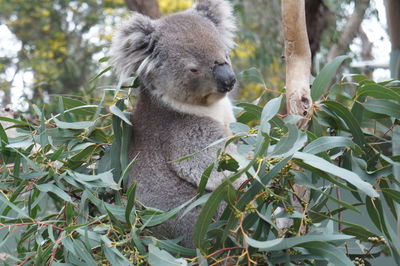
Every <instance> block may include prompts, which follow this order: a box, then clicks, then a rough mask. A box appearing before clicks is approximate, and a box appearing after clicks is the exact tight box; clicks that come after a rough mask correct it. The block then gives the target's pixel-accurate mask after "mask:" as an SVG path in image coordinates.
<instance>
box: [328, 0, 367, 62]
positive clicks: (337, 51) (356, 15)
mask: <svg viewBox="0 0 400 266" xmlns="http://www.w3.org/2000/svg"><path fill="white" fill-rule="evenodd" d="M369 4H370V0H359V1H355V7H354V12H353V14H352V15H351V16H350V18H349V20H348V21H347V24H346V27H345V28H344V30H343V32H342V34H341V36H340V38H339V43H338V44H334V45H333V46H332V47H331V49H330V51H329V54H328V62H329V61H332V60H333V59H335V58H336V57H337V56H339V55H341V54H344V53H346V51H347V50H348V49H349V46H350V44H351V43H352V41H353V40H354V37H356V35H357V33H358V31H359V29H360V26H361V23H362V21H363V20H364V16H365V12H366V11H367V8H368V7H369Z"/></svg>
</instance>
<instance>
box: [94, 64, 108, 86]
mask: <svg viewBox="0 0 400 266" xmlns="http://www.w3.org/2000/svg"><path fill="white" fill-rule="evenodd" d="M111 69H112V66H108V67H106V68H105V69H103V70H102V71H100V73H98V74H97V75H96V76H94V77H93V78H91V79H90V80H89V83H92V82H93V81H95V80H96V79H98V78H99V77H101V76H102V75H103V74H105V73H107V72H108V71H110V70H111Z"/></svg>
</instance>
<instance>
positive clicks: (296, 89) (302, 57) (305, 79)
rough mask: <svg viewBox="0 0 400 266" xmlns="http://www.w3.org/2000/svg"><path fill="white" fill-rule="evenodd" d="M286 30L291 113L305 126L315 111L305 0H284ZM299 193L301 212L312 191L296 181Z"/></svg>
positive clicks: (296, 200)
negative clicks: (312, 96) (311, 90)
mask: <svg viewBox="0 0 400 266" xmlns="http://www.w3.org/2000/svg"><path fill="white" fill-rule="evenodd" d="M282 19H283V34H284V39H285V60H286V99H287V111H288V114H289V115H299V116H302V117H303V119H302V120H301V122H300V123H299V126H300V127H301V128H306V127H307V124H308V121H309V118H310V117H311V115H312V99H311V92H310V76H311V51H310V45H309V41H308V34H307V25H306V16H305V2H304V0H282ZM293 190H294V193H295V195H296V196H293V197H292V198H291V200H292V203H293V206H294V207H295V209H296V210H297V211H299V212H305V211H306V209H305V206H303V202H308V201H309V191H308V189H307V187H305V186H302V185H294V187H293Z"/></svg>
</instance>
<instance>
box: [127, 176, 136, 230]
mask: <svg viewBox="0 0 400 266" xmlns="http://www.w3.org/2000/svg"><path fill="white" fill-rule="evenodd" d="M135 194H136V184H135V183H134V184H132V185H131V186H130V187H129V188H128V191H127V192H126V195H127V201H126V209H125V220H126V222H127V223H129V224H131V221H130V217H131V213H132V209H133V208H134V207H135Z"/></svg>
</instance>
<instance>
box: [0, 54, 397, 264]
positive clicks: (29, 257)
mask: <svg viewBox="0 0 400 266" xmlns="http://www.w3.org/2000/svg"><path fill="white" fill-rule="evenodd" d="M339 60H343V59H339ZM333 64H336V63H335V62H334V63H333ZM336 68H337V66H332V65H328V66H327V67H326V68H325V69H326V70H325V71H323V73H321V76H320V77H321V78H317V79H316V82H317V83H318V84H319V85H318V84H316V83H314V86H313V87H314V88H319V87H321V86H322V90H321V89H318V92H317V93H316V94H314V95H324V97H323V99H322V100H321V101H317V102H316V103H315V107H314V110H315V113H314V116H313V118H312V121H311V127H310V130H309V131H302V130H299V129H298V128H297V127H296V122H297V121H298V118H297V117H291V116H289V117H284V116H282V115H280V114H279V111H280V110H281V109H282V102H283V97H282V96H279V97H277V98H274V99H272V100H270V101H267V100H266V97H265V95H267V94H265V95H263V96H261V97H260V98H259V99H258V101H256V102H254V103H246V102H241V103H238V104H237V106H236V111H237V117H238V122H237V123H234V124H232V125H231V129H232V131H233V133H234V136H233V137H232V138H231V139H229V140H228V141H227V145H228V144H229V143H232V142H233V141H238V143H239V144H238V153H237V154H230V155H227V154H225V153H224V151H220V154H219V156H218V158H219V159H218V160H217V163H218V166H219V169H220V170H227V171H231V172H232V174H231V175H230V177H229V178H228V179H227V181H226V182H224V183H223V184H222V185H221V186H220V187H219V188H218V189H217V190H216V191H214V192H213V193H205V194H204V190H203V189H201V188H199V194H198V196H197V198H194V199H193V200H192V201H191V202H187V203H185V204H182V205H181V206H177V207H176V208H175V209H172V210H170V211H167V212H161V211H159V210H155V209H152V208H147V207H146V206H142V205H141V204H140V203H139V202H136V204H135V200H134V199H135V190H136V187H135V185H133V186H131V187H129V188H127V191H122V190H121V184H122V182H123V180H124V179H125V178H127V176H128V174H127V173H128V172H129V169H130V167H131V166H132V165H133V164H134V163H135V159H133V160H132V161H129V159H128V150H127V149H128V147H129V140H130V131H131V130H130V126H129V125H128V123H129V121H128V119H127V116H126V113H125V112H124V111H123V110H124V108H125V103H127V102H126V99H127V97H128V95H129V94H130V91H131V90H132V89H134V87H136V86H137V82H135V80H134V79H133V80H132V84H133V85H132V86H127V87H123V88H120V89H117V90H112V92H113V93H114V94H115V95H118V96H119V98H117V99H116V100H115V101H114V104H113V105H112V106H110V107H109V108H106V106H105V104H104V102H105V101H106V100H105V99H107V98H108V96H109V91H106V92H105V94H104V96H103V97H102V100H100V103H99V104H90V105H88V104H87V103H85V102H83V101H80V100H77V99H72V98H68V97H60V98H59V113H58V114H57V115H53V114H49V113H47V112H46V111H45V108H44V106H43V107H42V108H39V107H37V106H35V107H34V110H35V112H36V116H37V118H38V119H37V120H34V121H28V120H26V119H24V118H23V117H21V118H20V119H15V120H14V119H10V118H4V117H1V118H0V120H2V121H9V122H12V123H13V124H14V126H13V127H15V128H17V129H18V131H19V134H20V135H19V136H18V137H16V138H11V137H8V136H7V134H6V129H4V128H2V127H0V139H1V146H0V150H1V155H0V156H1V157H0V161H1V168H0V169H1V172H0V173H1V176H0V188H1V191H0V201H1V204H0V250H1V252H0V260H2V261H3V262H4V263H6V264H11V263H17V264H24V263H27V264H35V265H43V264H48V263H53V265H63V263H69V264H70V265H95V264H100V263H101V264H106V265H130V264H144V263H146V262H148V263H150V264H151V265H188V264H197V263H198V264H200V263H201V264H202V265H207V263H210V264H215V263H218V262H224V261H229V262H234V261H237V262H238V263H239V264H246V263H256V262H257V263H260V264H269V265H276V264H284V263H287V262H293V263H306V264H314V265H322V264H321V263H323V262H324V261H325V262H326V261H328V262H331V263H332V264H333V265H353V264H352V260H354V261H357V262H358V263H359V262H364V263H366V264H367V265H368V261H369V260H370V259H372V258H374V257H376V256H379V255H381V254H390V255H391V256H392V257H393V259H394V260H395V261H396V262H397V263H400V254H399V252H400V246H399V243H400V242H399V237H398V235H397V234H396V233H395V230H394V229H393V227H392V224H390V222H389V221H390V220H389V218H390V219H395V220H396V221H398V216H399V214H398V209H397V208H396V204H398V203H399V202H400V193H399V192H398V191H397V190H396V188H397V186H398V185H399V178H400V177H399V176H398V173H394V172H393V167H394V166H397V165H399V163H400V158H399V156H392V154H391V152H390V150H391V149H390V145H391V144H392V139H394V138H396V137H397V138H399V136H392V132H391V128H392V127H393V125H394V124H395V123H398V119H400V114H399V111H398V108H397V106H398V104H399V102H400V88H398V87H391V83H390V82H386V83H375V82H373V81H371V80H368V79H367V78H365V77H364V76H361V75H354V76H351V77H346V78H344V79H343V80H342V81H341V82H339V83H338V84H335V85H334V86H332V87H331V89H330V91H329V93H328V94H327V93H326V92H324V90H323V89H324V88H325V87H326V85H327V84H329V83H330V81H331V79H332V78H333V76H334V75H335V71H336ZM241 77H242V79H243V80H245V81H247V82H255V83H261V86H264V84H265V82H264V81H263V79H262V76H261V75H260V74H259V72H258V71H257V70H256V69H250V70H248V71H246V72H244V73H242V74H241ZM97 78H98V77H97ZM92 101H93V100H92ZM125 121H127V122H125ZM249 125H252V126H251V127H250V126H249ZM190 156H195V155H190ZM210 167H213V166H210ZM210 169H211V168H210ZM210 169H205V172H204V174H203V176H202V182H201V183H202V184H203V185H204V184H205V182H206V181H207V178H208V176H209V174H210ZM243 175H244V176H247V177H248V181H247V182H246V183H245V184H243V185H242V186H241V188H240V189H238V190H235V189H234V188H233V187H232V185H231V182H233V181H234V180H235V179H237V178H238V177H239V176H243ZM295 183H296V184H302V185H305V186H306V187H307V188H308V189H309V190H310V200H309V201H307V200H306V199H305V198H303V197H304V195H298V194H296V193H295V192H294V190H293V185H294V184H295ZM203 187H204V186H203ZM346 192H349V193H351V194H352V195H353V202H348V201H344V200H342V199H341V194H342V193H346ZM293 199H297V201H298V202H300V203H301V205H302V206H298V205H296V204H295V201H293ZM160 200H162V199H160ZM222 201H225V202H226V206H227V207H226V208H225V211H224V212H223V214H222V216H221V217H220V218H219V219H218V220H217V221H215V220H213V219H212V218H213V217H214V214H215V212H216V210H217V209H218V206H219V205H220V204H221V202H222ZM200 204H204V206H203V208H202V212H201V214H200V217H199V219H198V221H197V223H196V228H195V232H194V236H195V237H194V238H195V243H196V246H197V247H198V249H196V250H192V249H188V248H183V247H181V246H179V243H178V241H179V239H177V240H157V239H155V238H154V237H152V236H151V228H152V227H154V226H156V225H158V224H160V223H162V222H164V221H166V220H168V219H170V218H172V217H175V216H176V215H182V214H183V213H182V211H187V210H189V209H191V208H194V207H196V206H198V205H200ZM384 205H387V206H388V208H389V210H390V212H389V213H388V212H385V211H384V209H383V206H384ZM362 206H366V207H367V214H366V215H368V217H369V219H370V220H371V221H372V222H373V224H374V225H375V227H376V228H375V229H371V228H365V227H363V226H361V225H359V224H355V223H351V222H349V221H347V220H344V219H343V216H342V215H343V214H344V213H348V212H354V213H357V214H360V213H361V212H362V211H361V207H362ZM374 232H375V233H374Z"/></svg>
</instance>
